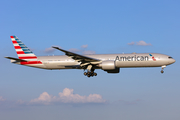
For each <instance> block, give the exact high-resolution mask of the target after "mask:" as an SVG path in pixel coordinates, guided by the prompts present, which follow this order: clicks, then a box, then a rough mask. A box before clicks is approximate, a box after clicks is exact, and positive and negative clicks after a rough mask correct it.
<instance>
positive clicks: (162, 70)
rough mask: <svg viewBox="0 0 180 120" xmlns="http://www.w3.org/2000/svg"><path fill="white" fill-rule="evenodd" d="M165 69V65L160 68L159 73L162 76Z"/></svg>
mask: <svg viewBox="0 0 180 120" xmlns="http://www.w3.org/2000/svg"><path fill="white" fill-rule="evenodd" d="M165 67H166V65H164V66H162V67H161V68H162V69H161V73H162V74H163V73H164V68H165Z"/></svg>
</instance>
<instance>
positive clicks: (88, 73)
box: [84, 71, 97, 77]
mask: <svg viewBox="0 0 180 120" xmlns="http://www.w3.org/2000/svg"><path fill="white" fill-rule="evenodd" d="M84 75H85V76H87V77H93V76H97V73H95V72H94V71H88V72H84Z"/></svg>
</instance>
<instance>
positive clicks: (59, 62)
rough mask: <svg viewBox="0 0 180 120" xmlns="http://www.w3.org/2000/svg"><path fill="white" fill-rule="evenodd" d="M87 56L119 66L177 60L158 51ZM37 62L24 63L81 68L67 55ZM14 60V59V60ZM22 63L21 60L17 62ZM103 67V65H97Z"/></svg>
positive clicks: (56, 67) (166, 63) (34, 65)
mask: <svg viewBox="0 0 180 120" xmlns="http://www.w3.org/2000/svg"><path fill="white" fill-rule="evenodd" d="M86 56H87V57H91V58H96V59H99V60H101V61H114V63H115V66H116V67H117V68H132V67H161V66H164V65H165V66H167V65H170V64H172V63H174V62H175V60H174V59H173V58H172V57H170V56H168V55H164V54H158V53H142V54H140V53H133V54H95V55H86ZM37 59H38V61H41V63H37V64H22V65H26V66H31V67H37V68H42V69H81V67H80V64H81V63H80V62H78V61H76V60H74V59H72V58H70V57H68V56H66V55H62V56H38V57H37ZM12 62H13V60H12ZM16 63H17V64H21V62H16ZM96 69H101V66H96Z"/></svg>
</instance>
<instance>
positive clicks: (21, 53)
mask: <svg viewBox="0 0 180 120" xmlns="http://www.w3.org/2000/svg"><path fill="white" fill-rule="evenodd" d="M10 37H11V40H12V43H13V45H14V48H15V50H16V53H17V55H18V57H19V59H23V60H27V61H29V62H21V64H38V63H40V61H38V60H37V57H36V55H35V54H34V53H33V52H32V51H31V50H30V49H29V48H28V47H26V45H25V44H24V43H22V42H21V40H19V39H18V38H17V37H16V36H10Z"/></svg>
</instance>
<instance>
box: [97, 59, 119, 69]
mask: <svg viewBox="0 0 180 120" xmlns="http://www.w3.org/2000/svg"><path fill="white" fill-rule="evenodd" d="M100 67H101V68H102V69H103V70H106V71H107V70H115V69H116V65H115V62H114V61H113V60H106V61H103V62H102V63H101V64H100Z"/></svg>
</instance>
